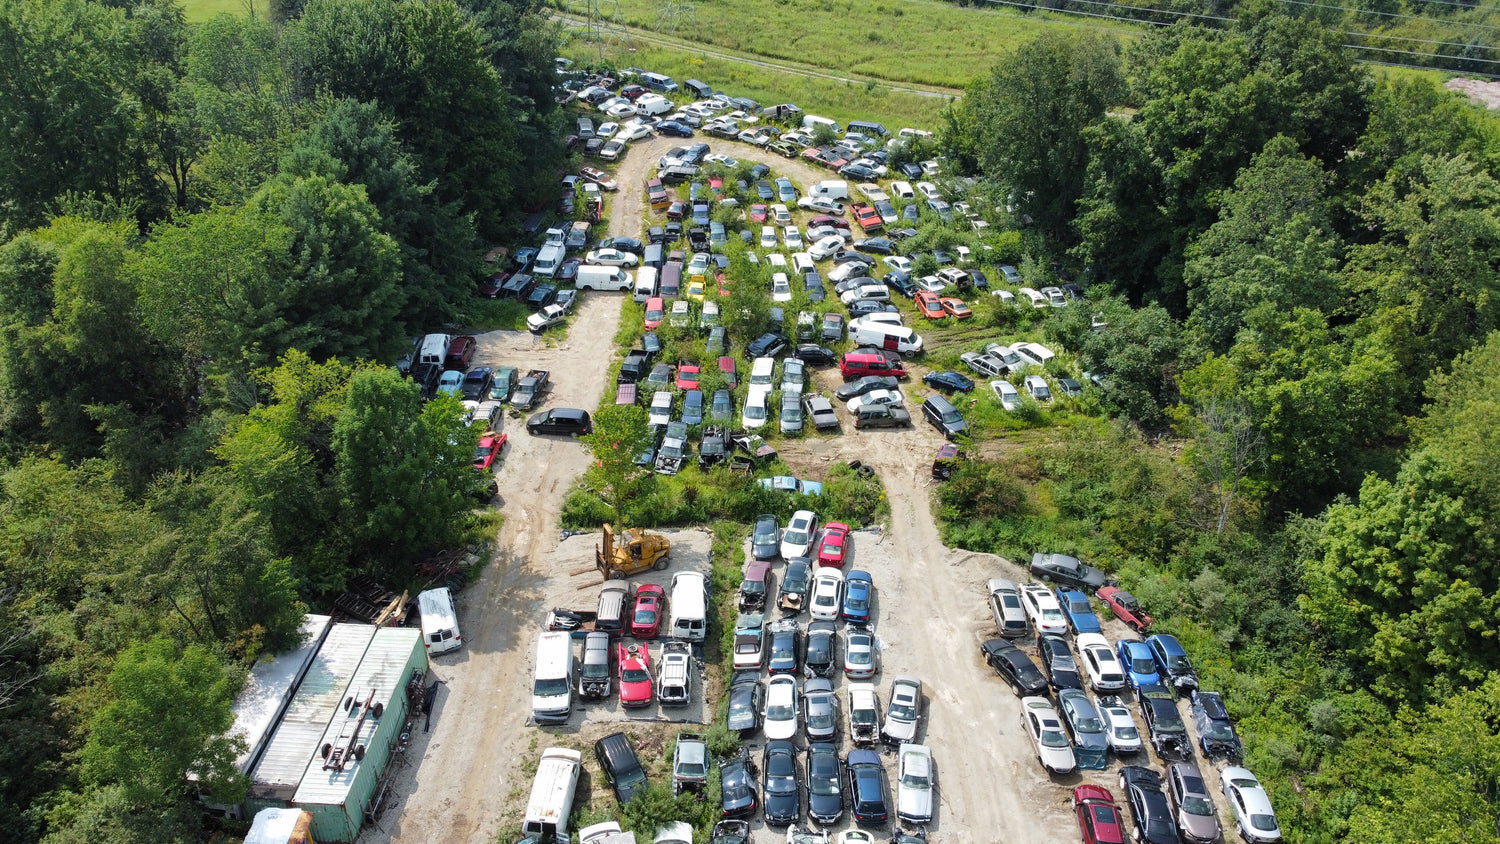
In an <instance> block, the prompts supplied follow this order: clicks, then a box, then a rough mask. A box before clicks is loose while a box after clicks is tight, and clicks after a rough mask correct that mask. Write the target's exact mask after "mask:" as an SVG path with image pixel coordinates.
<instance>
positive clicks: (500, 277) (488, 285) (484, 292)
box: [479, 271, 515, 299]
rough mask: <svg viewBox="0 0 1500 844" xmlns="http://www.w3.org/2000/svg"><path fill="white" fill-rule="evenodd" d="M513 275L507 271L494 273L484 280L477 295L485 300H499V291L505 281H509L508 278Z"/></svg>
mask: <svg viewBox="0 0 1500 844" xmlns="http://www.w3.org/2000/svg"><path fill="white" fill-rule="evenodd" d="M513 275H515V273H513V272H509V271H507V272H498V273H495V274H494V275H492V276H490V277H489V278H487V279H485V281H484V283H483V284H481V285H479V295H480V296H483V297H484V298H486V299H499V298H500V289H501V288H503V287H504V286H505V283H506V282H507V281H510V277H511V276H513Z"/></svg>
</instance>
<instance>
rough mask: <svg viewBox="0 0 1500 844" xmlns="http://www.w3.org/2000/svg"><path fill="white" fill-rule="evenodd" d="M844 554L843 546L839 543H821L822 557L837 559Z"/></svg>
mask: <svg viewBox="0 0 1500 844" xmlns="http://www.w3.org/2000/svg"><path fill="white" fill-rule="evenodd" d="M843 552H844V546H843V544H842V543H839V542H825V543H823V555H824V556H826V557H837V556H838V555H840V554H842V553H843Z"/></svg>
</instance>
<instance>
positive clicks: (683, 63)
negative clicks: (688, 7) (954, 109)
mask: <svg viewBox="0 0 1500 844" xmlns="http://www.w3.org/2000/svg"><path fill="white" fill-rule="evenodd" d="M563 53H564V55H567V56H569V57H571V58H573V59H574V60H575V61H578V62H580V63H582V64H589V63H591V62H592V61H594V60H595V59H596V58H597V55H598V54H597V52H596V51H595V50H594V47H593V45H592V44H589V43H586V42H584V41H582V40H578V39H575V40H573V41H572V42H571V43H569V44H568V45H567V46H565V47H564V48H563ZM604 60H605V62H607V63H609V64H611V65H614V66H616V67H627V66H635V67H644V68H647V69H649V70H654V71H656V72H658V73H665V74H667V75H668V76H670V77H672V78H673V79H676V80H678V81H681V80H683V79H698V80H701V81H703V82H706V83H708V84H709V85H711V86H713V87H714V88H715V89H718V90H722V91H727V92H729V93H730V94H732V95H734V96H736V97H749V98H750V99H752V100H755V101H757V102H759V103H760V104H761V105H777V104H779V103H796V104H797V105H799V106H801V107H802V109H803V110H804V111H808V112H811V113H813V114H821V115H823V116H824V117H831V118H833V119H834V120H838V121H841V122H848V121H849V120H878V121H880V122H882V123H884V124H885V125H886V126H887V128H889V129H890V130H891V131H893V132H894V131H896V130H897V129H898V128H900V127H902V126H912V127H916V128H920V129H928V130H935V129H937V127H938V126H939V124H940V123H941V120H942V113H943V109H944V108H945V107H946V106H947V105H948V103H949V102H950V98H948V97H925V96H922V95H920V94H911V93H907V92H904V91H892V90H890V89H889V88H887V87H885V86H883V85H879V84H851V83H846V82H836V81H834V80H831V79H824V78H821V77H816V76H801V75H798V74H795V73H786V72H782V71H779V70H774V69H771V68H763V67H757V66H755V65H747V64H743V63H740V62H736V61H730V60H726V59H718V58H713V57H706V56H699V55H696V54H694V53H689V52H684V51H680V50H676V49H673V48H670V47H665V46H658V45H655V44H645V43H638V45H637V48H636V49H635V50H630V49H629V48H628V47H626V46H624V45H622V44H613V45H608V46H607V47H606V49H605V53H604ZM685 101H686V100H684V102H685Z"/></svg>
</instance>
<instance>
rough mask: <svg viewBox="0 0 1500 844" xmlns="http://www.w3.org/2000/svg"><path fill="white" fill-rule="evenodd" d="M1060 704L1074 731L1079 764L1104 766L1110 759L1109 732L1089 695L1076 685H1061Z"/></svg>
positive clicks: (1094, 768) (1088, 767)
mask: <svg viewBox="0 0 1500 844" xmlns="http://www.w3.org/2000/svg"><path fill="white" fill-rule="evenodd" d="M1057 705H1058V707H1060V708H1061V709H1062V713H1063V718H1064V719H1066V720H1067V722H1068V731H1069V732H1071V733H1072V734H1073V756H1074V758H1075V759H1076V760H1077V762H1078V767H1080V768H1087V769H1091V770H1096V771H1102V770H1104V767H1105V765H1107V764H1108V760H1109V732H1108V731H1107V730H1106V729H1105V727H1104V719H1102V718H1100V717H1099V711H1098V710H1096V709H1095V708H1094V704H1093V703H1092V702H1090V701H1089V698H1088V695H1086V694H1084V693H1083V692H1081V691H1079V690H1077V689H1062V690H1059V691H1058V693H1057Z"/></svg>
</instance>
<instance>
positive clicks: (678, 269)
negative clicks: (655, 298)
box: [657, 258, 682, 299]
mask: <svg viewBox="0 0 1500 844" xmlns="http://www.w3.org/2000/svg"><path fill="white" fill-rule="evenodd" d="M681 292H682V261H680V260H677V261H673V260H671V259H670V258H669V259H668V260H667V265H666V266H665V267H662V268H661V286H660V287H659V288H658V290H657V295H659V296H661V297H662V298H663V299H667V298H676V297H677V296H678V294H680V293H681Z"/></svg>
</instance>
